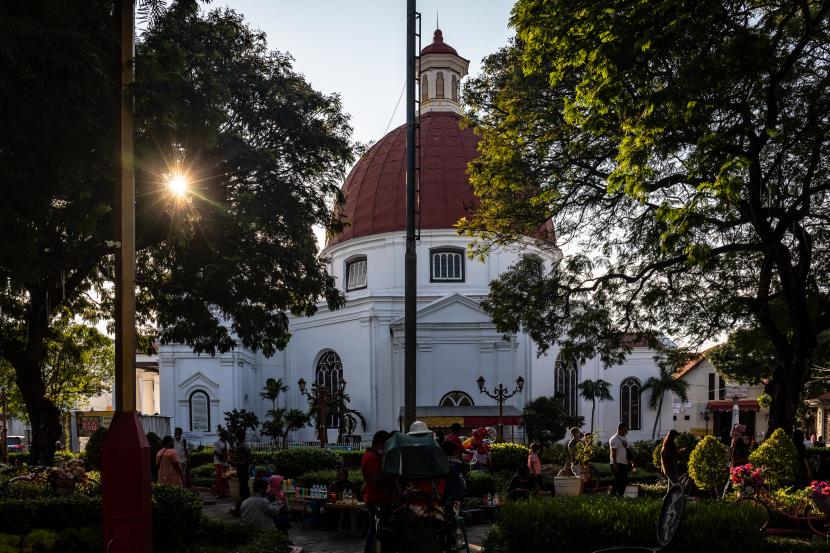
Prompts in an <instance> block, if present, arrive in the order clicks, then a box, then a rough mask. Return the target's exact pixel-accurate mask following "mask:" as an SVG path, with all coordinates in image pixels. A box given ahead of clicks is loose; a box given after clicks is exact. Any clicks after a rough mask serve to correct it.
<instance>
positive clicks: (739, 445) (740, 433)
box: [729, 424, 749, 468]
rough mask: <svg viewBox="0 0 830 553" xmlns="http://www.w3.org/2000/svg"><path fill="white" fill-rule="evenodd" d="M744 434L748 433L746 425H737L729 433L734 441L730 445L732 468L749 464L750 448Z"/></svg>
mask: <svg viewBox="0 0 830 553" xmlns="http://www.w3.org/2000/svg"><path fill="white" fill-rule="evenodd" d="M744 432H746V425H745V424H736V425H735V426H733V427H732V431H731V432H730V433H729V437H730V438H731V440H732V441H731V442H730V444H729V451H730V456H729V457H730V468H735V467H739V466H741V465H745V464H747V463H748V462H749V446H748V445H747V443H746V439H745V438H744Z"/></svg>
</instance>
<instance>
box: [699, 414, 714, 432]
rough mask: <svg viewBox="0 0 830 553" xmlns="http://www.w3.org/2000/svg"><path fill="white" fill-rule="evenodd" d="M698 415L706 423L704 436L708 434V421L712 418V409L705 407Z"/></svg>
mask: <svg viewBox="0 0 830 553" xmlns="http://www.w3.org/2000/svg"><path fill="white" fill-rule="evenodd" d="M700 417H701V418H702V419H703V422H705V423H706V434H705V436H708V435H709V421H710V420H711V419H712V410H711V409H709V408H708V407H706V408H705V409H703V411H701V412H700Z"/></svg>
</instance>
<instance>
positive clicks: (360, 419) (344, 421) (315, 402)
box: [306, 383, 366, 441]
mask: <svg viewBox="0 0 830 553" xmlns="http://www.w3.org/2000/svg"><path fill="white" fill-rule="evenodd" d="M311 386H312V393H311V397H310V398H309V400H308V413H307V415H306V417H307V424H308V425H309V426H313V427H315V428H317V429H319V428H320V426H321V422H320V407H321V402H322V397H321V395H320V391H319V386H318V385H317V383H314V384H312V385H311ZM349 402H351V397H350V396H349V394H347V393H345V392H343V391H335V392H332V391H331V390H328V391H327V393H326V396H325V403H326V421H325V422H324V423H323V424H322V426H323V427H325V428H329V427H333V426H334V425H336V426H337V441H340V440H341V439H342V438H343V436H344V435H346V434H351V433H352V432H354V431H355V429H357V426H358V424H360V426H361V427H362V428H363V430H366V418H365V417H364V416H363V414H362V413H361V412H360V411H357V410H355V409H352V408H350V407H349Z"/></svg>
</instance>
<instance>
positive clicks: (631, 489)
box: [623, 486, 640, 498]
mask: <svg viewBox="0 0 830 553" xmlns="http://www.w3.org/2000/svg"><path fill="white" fill-rule="evenodd" d="M639 495H640V486H626V487H625V493H623V497H632V498H636V497H637V496H639Z"/></svg>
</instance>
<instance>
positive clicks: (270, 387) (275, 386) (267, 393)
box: [259, 378, 288, 410]
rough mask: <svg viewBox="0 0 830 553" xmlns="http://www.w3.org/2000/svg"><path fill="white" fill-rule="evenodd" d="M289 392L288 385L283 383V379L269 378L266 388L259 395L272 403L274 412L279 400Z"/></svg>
mask: <svg viewBox="0 0 830 553" xmlns="http://www.w3.org/2000/svg"><path fill="white" fill-rule="evenodd" d="M287 391H288V385H287V384H285V383H284V382H283V381H282V378H277V379H273V378H269V379H268V380H266V381H265V388H263V389H262V391H261V392H260V393H259V396H260V397H261V398H262V399H267V400H269V401H270V402H271V409H272V410H274V409H276V408H277V399H279V397H280V394H283V393H285V392H287Z"/></svg>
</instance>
